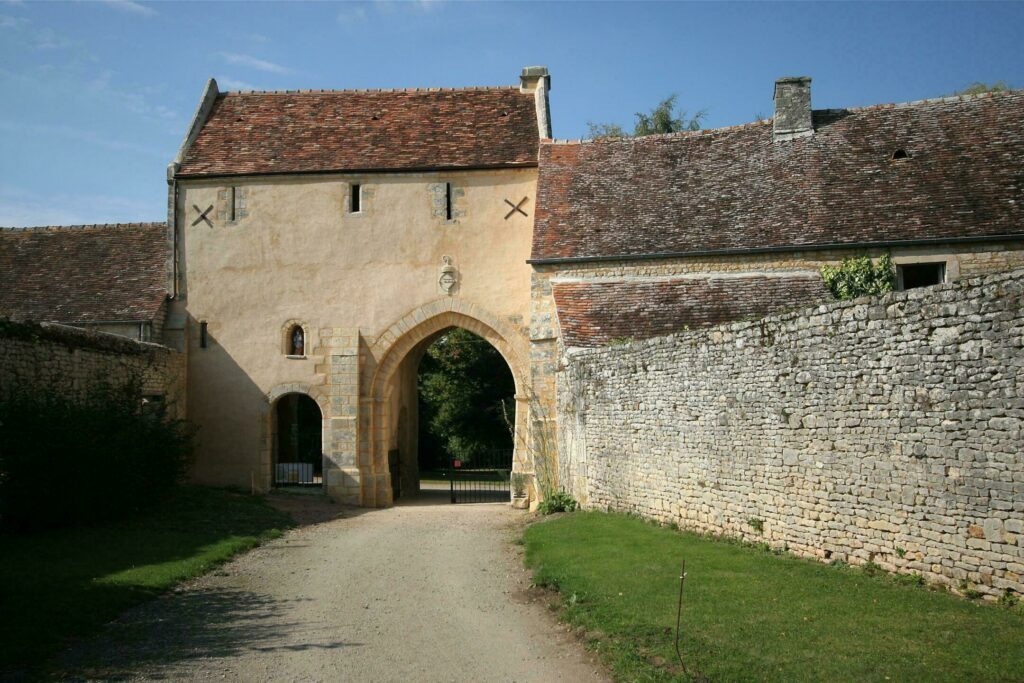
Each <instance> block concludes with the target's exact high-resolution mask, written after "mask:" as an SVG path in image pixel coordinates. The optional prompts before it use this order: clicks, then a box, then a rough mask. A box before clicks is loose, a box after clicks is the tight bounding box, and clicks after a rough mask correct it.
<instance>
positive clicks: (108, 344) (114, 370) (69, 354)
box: [0, 320, 185, 417]
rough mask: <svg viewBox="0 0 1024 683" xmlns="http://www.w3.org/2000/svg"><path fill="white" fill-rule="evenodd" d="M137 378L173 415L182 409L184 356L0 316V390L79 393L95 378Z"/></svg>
mask: <svg viewBox="0 0 1024 683" xmlns="http://www.w3.org/2000/svg"><path fill="white" fill-rule="evenodd" d="M133 380H137V381H139V382H141V384H142V391H143V393H144V395H148V396H151V397H160V398H162V399H163V400H164V401H165V402H166V403H167V405H168V407H169V408H171V410H172V411H173V412H174V413H175V414H177V416H178V417H184V410H185V357H184V354H181V353H178V352H176V351H172V350H171V349H168V348H166V347H163V346H159V345H157V344H150V343H145V342H138V341H135V340H132V339H126V338H124V337H119V336H115V335H112V334H104V333H102V332H92V331H88V330H82V329H78V328H75V327H68V326H65V325H57V324H53V323H42V324H37V323H19V322H10V321H6V320H0V394H7V393H8V392H12V391H17V390H18V389H23V388H42V389H44V390H45V391H49V392H56V393H59V394H63V395H67V396H81V395H83V394H84V393H86V392H88V391H89V389H90V387H92V386H95V385H96V384H97V383H99V382H104V383H107V384H109V385H113V386H121V385H124V384H126V383H127V382H129V381H133Z"/></svg>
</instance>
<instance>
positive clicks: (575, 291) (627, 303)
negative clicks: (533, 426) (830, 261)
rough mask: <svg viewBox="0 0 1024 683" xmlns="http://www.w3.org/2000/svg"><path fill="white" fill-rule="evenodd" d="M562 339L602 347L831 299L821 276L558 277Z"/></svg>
mask: <svg viewBox="0 0 1024 683" xmlns="http://www.w3.org/2000/svg"><path fill="white" fill-rule="evenodd" d="M553 292H554V296H555V304H556V306H557V308H558V322H559V325H560V326H561V329H562V341H563V343H564V344H565V345H566V346H601V345H604V344H607V343H609V342H611V341H614V340H616V339H646V338H648V337H656V336H659V335H663V334H672V333H673V332H679V331H682V330H684V329H697V328H701V327H711V326H713V325H718V324H721V323H724V322H729V321H733V320H740V319H742V318H750V317H758V318H759V317H762V316H765V315H768V314H770V313H774V312H778V311H781V310H785V309H789V308H794V307H798V306H802V305H807V304H812V303H816V302H819V301H825V300H827V299H828V298H829V295H828V291H827V290H826V289H825V286H824V284H823V283H822V281H821V278H820V277H817V276H814V277H798V276H793V277H790V276H783V277H765V276H750V277H722V278H715V277H711V278H697V279H679V280H664V281H649V282H643V281H640V282H571V283H569V282H564V283H559V282H556V283H555V284H554V285H553Z"/></svg>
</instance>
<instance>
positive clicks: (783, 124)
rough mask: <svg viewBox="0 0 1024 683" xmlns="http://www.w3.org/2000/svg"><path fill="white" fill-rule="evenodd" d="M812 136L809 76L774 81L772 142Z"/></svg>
mask: <svg viewBox="0 0 1024 683" xmlns="http://www.w3.org/2000/svg"><path fill="white" fill-rule="evenodd" d="M813 134H814V125H813V124H812V123H811V79H810V77H809V76H795V77H788V78H780V79H778V80H777V81H775V116H774V118H773V119H772V140H773V141H774V142H779V141H780V140H792V139H794V138H802V137H806V136H808V135H813Z"/></svg>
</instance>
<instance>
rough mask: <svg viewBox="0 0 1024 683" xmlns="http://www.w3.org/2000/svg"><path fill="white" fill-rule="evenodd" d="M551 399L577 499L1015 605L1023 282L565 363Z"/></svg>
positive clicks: (1023, 529)
mask: <svg viewBox="0 0 1024 683" xmlns="http://www.w3.org/2000/svg"><path fill="white" fill-rule="evenodd" d="M558 403H559V405H558V408H559V420H558V422H559V449H560V450H559V453H560V468H561V474H562V483H563V485H564V486H565V487H566V488H567V489H569V490H570V491H571V492H572V493H573V494H574V495H575V496H576V497H577V498H579V499H580V500H581V501H582V502H583V503H584V505H585V506H587V507H591V508H610V509H615V510H622V511H633V512H637V513H639V514H641V515H643V516H646V517H649V518H653V519H656V520H659V521H662V522H676V523H678V524H680V525H681V526H683V527H686V528H690V529H694V530H699V531H705V532H712V533H719V534H728V535H736V536H743V537H744V538H747V539H749V540H752V541H767V542H769V543H771V544H772V545H775V546H783V547H788V549H789V550H791V551H794V552H796V553H799V554H802V555H808V556H814V557H817V558H821V559H823V560H840V561H846V562H850V563H853V564H861V563H865V562H868V561H873V562H875V563H877V564H879V565H881V566H882V567H884V568H886V569H889V570H893V571H899V572H919V573H921V574H923V575H924V576H925V578H926V579H928V580H932V581H941V582H944V583H947V584H950V585H953V586H960V585H961V582H963V581H966V582H968V583H969V584H971V587H972V588H976V589H977V590H980V591H983V592H985V593H987V594H989V595H997V594H999V593H1001V592H1002V591H1003V590H1004V589H1006V588H1010V589H1012V590H1013V591H1016V592H1018V593H1024V578H1022V576H1024V441H1022V425H1024V270H1017V271H1013V272H1010V273H1004V274H1000V275H990V276H985V277H982V278H975V279H970V280H963V281H960V282H957V283H954V284H949V285H941V286H938V287H932V288H927V289H919V290H912V291H909V292H894V293H892V294H888V295H886V296H884V297H880V298H876V299H860V300H857V301H854V302H842V303H834V304H829V305H825V306H819V307H815V308H810V309H806V310H803V311H800V312H794V313H787V314H783V315H776V316H771V317H768V318H764V319H763V320H759V321H756V322H744V323H737V324H733V325H728V326H722V327H718V328H713V329H710V330H704V331H699V332H687V333H681V334H677V335H673V336H669V337H662V338H658V339H652V340H648V341H642V342H635V343H631V344H628V345H624V346H612V347H604V348H600V349H588V350H577V351H570V352H569V354H568V361H567V366H566V367H565V368H564V369H563V371H562V372H561V373H560V376H559V380H558ZM759 529H761V530H760V531H759Z"/></svg>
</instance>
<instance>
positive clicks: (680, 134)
mask: <svg viewBox="0 0 1024 683" xmlns="http://www.w3.org/2000/svg"><path fill="white" fill-rule="evenodd" d="M771 122H772V120H771V119H762V120H758V121H747V122H746V123H737V124H734V125H732V126H721V127H719V128H701V129H700V130H680V131H676V132H675V133H652V134H650V135H640V136H632V135H625V136H621V137H619V136H615V137H597V138H579V139H572V138H566V139H562V138H546V139H544V140H541V141H540V142H541V144H542V145H575V144H602V143H612V142H640V141H644V140H666V139H676V138H679V139H682V138H689V137H700V136H704V135H714V134H716V133H729V132H732V131H735V130H737V129H740V128H751V127H753V126H765V125H770V124H771Z"/></svg>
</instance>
